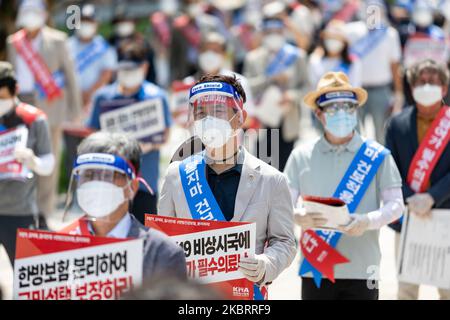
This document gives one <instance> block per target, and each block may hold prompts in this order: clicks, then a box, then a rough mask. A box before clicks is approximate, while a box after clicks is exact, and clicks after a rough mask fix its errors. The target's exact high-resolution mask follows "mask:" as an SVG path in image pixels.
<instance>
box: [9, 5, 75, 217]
mask: <svg viewBox="0 0 450 320" xmlns="http://www.w3.org/2000/svg"><path fill="white" fill-rule="evenodd" d="M47 18H48V12H47V7H46V5H45V2H44V1H42V0H24V1H21V3H20V6H19V10H18V15H17V26H18V27H19V28H20V29H19V30H18V31H17V32H15V33H13V34H12V35H10V36H9V37H8V39H7V59H8V61H9V62H11V63H12V64H13V66H14V69H15V70H16V73H17V82H18V84H19V92H18V96H19V98H20V100H21V101H24V102H26V103H29V104H31V105H34V106H36V107H38V108H39V109H41V110H42V111H43V112H44V113H45V114H46V115H47V117H48V123H49V125H50V134H51V145H52V150H53V152H54V155H55V162H56V164H57V165H56V167H57V168H59V161H60V155H61V148H62V146H63V141H62V140H63V124H64V123H66V122H71V123H76V122H79V121H80V115H81V110H82V94H81V90H80V86H79V83H78V81H77V75H76V73H77V72H76V71H77V68H76V65H75V63H74V60H73V59H72V54H71V52H70V49H69V47H68V41H67V34H66V33H64V32H62V31H59V30H57V29H54V28H51V27H49V26H47V25H46V23H47ZM58 180H59V170H54V171H53V173H52V174H51V175H50V176H40V177H39V178H38V189H37V193H38V203H39V210H40V212H41V213H42V215H44V216H48V215H51V214H53V213H54V210H55V205H56V195H57V185H58Z"/></svg>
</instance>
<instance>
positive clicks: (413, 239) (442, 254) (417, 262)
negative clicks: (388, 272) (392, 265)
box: [398, 209, 450, 289]
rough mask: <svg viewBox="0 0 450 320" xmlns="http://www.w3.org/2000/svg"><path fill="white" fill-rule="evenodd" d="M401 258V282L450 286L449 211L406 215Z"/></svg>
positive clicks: (399, 268) (399, 270)
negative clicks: (430, 215)
mask: <svg viewBox="0 0 450 320" xmlns="http://www.w3.org/2000/svg"><path fill="white" fill-rule="evenodd" d="M398 261H399V263H398V278H399V280H400V281H403V282H408V283H414V284H427V285H431V286H435V287H439V288H443V289H450V210H443V209H435V210H432V217H431V219H421V218H419V217H417V216H416V215H413V214H407V215H405V216H404V218H403V226H402V238H401V243H400V248H399V257H398Z"/></svg>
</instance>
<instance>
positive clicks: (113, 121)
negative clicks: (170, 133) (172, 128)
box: [100, 98, 166, 142]
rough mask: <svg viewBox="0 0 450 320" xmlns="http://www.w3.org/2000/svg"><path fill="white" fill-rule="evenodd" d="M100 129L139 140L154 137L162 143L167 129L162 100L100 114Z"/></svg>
mask: <svg viewBox="0 0 450 320" xmlns="http://www.w3.org/2000/svg"><path fill="white" fill-rule="evenodd" d="M100 128H101V130H104V131H108V132H122V133H128V134H130V135H131V136H132V137H133V138H135V139H137V140H142V139H146V138H150V137H152V136H154V140H152V142H162V136H161V134H162V133H163V132H164V130H165V128H166V124H165V119H164V106H163V102H162V99H161V98H156V99H151V100H145V101H142V102H138V103H134V104H131V105H128V106H124V107H120V108H117V109H114V110H110V111H106V112H103V113H101V114H100Z"/></svg>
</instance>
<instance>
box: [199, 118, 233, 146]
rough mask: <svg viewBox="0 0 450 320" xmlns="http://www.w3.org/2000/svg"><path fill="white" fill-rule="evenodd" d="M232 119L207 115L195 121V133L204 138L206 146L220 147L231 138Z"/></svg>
mask: <svg viewBox="0 0 450 320" xmlns="http://www.w3.org/2000/svg"><path fill="white" fill-rule="evenodd" d="M230 121H231V120H230ZM230 121H227V120H223V119H219V118H216V117H212V116H207V117H205V118H203V119H201V120H197V121H195V122H194V134H195V135H197V136H198V137H199V138H200V140H202V142H203V144H204V145H205V146H206V147H208V148H210V149H215V148H220V147H222V146H224V145H225V144H226V143H227V142H228V140H230V138H231V136H232V134H233V128H232V127H231V124H230Z"/></svg>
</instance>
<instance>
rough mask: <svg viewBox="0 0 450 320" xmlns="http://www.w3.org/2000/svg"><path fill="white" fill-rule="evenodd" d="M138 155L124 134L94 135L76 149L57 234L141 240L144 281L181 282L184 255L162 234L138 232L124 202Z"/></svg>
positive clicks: (133, 188) (134, 185)
mask: <svg viewBox="0 0 450 320" xmlns="http://www.w3.org/2000/svg"><path fill="white" fill-rule="evenodd" d="M140 158H141V150H140V146H139V143H138V142H137V141H136V140H134V139H132V138H130V137H129V136H127V135H125V134H117V133H107V132H97V133H94V134H92V135H90V136H89V137H87V138H86V139H85V140H83V142H82V143H81V144H80V146H79V148H78V157H77V159H76V161H75V163H74V166H73V170H72V178H71V181H70V185H69V190H68V196H67V201H66V208H65V213H64V219H65V221H67V220H68V219H71V220H73V219H74V218H75V219H76V220H75V222H73V223H71V224H70V225H69V226H67V227H66V228H64V229H63V230H62V231H61V232H66V233H70V234H81V235H95V236H100V237H113V238H144V253H143V254H144V257H143V264H144V265H143V273H144V278H151V277H154V276H158V275H159V276H175V277H179V278H181V279H184V278H186V260H185V256H184V251H183V250H182V249H181V248H180V247H179V246H178V245H176V244H175V243H174V242H173V241H172V240H171V239H170V238H169V237H167V236H166V235H165V234H163V233H162V232H160V231H158V230H155V229H149V228H146V227H144V226H143V225H142V224H141V223H140V222H139V221H138V220H137V219H136V218H135V216H134V215H133V214H132V208H131V205H130V202H132V201H133V198H134V196H135V194H136V193H137V191H138V190H139V181H140V180H141V179H142V178H139V177H138V172H139V170H140V161H141V160H140Z"/></svg>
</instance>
